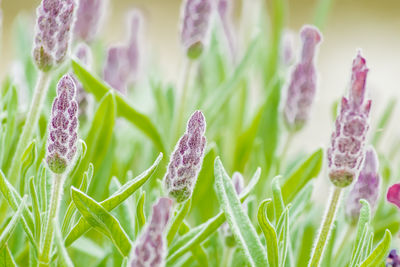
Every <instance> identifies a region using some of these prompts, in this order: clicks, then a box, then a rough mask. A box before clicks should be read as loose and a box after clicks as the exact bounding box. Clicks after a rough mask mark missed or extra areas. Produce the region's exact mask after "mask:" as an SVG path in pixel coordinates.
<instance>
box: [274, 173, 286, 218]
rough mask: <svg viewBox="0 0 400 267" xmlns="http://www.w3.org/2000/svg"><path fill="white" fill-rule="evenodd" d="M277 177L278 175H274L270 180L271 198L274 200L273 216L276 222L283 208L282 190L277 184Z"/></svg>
mask: <svg viewBox="0 0 400 267" xmlns="http://www.w3.org/2000/svg"><path fill="white" fill-rule="evenodd" d="M279 179H280V176H277V177H275V178H274V179H273V180H272V183H271V187H272V198H273V200H274V215H275V216H274V217H275V220H276V222H277V221H278V220H279V218H280V217H281V215H282V212H283V210H284V209H285V203H283V198H282V192H281V188H280V186H279Z"/></svg>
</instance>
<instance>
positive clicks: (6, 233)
mask: <svg viewBox="0 0 400 267" xmlns="http://www.w3.org/2000/svg"><path fill="white" fill-rule="evenodd" d="M26 198H27V196H25V197H24V198H23V199H22V201H21V204H20V205H19V207H18V210H17V211H16V212H15V213H14V215H13V216H12V219H11V221H10V222H9V223H8V224H7V227H6V228H5V229H4V230H3V232H2V233H1V235H0V250H1V249H3V248H4V247H5V245H6V244H7V241H8V239H9V238H10V236H11V234H12V233H13V232H14V229H15V227H16V226H17V223H18V222H19V219H20V218H21V214H22V211H23V210H24V208H25V203H26Z"/></svg>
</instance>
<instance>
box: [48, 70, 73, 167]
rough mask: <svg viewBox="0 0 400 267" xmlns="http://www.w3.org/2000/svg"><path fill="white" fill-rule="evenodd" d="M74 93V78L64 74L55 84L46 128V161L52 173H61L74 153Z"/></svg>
mask: <svg viewBox="0 0 400 267" xmlns="http://www.w3.org/2000/svg"><path fill="white" fill-rule="evenodd" d="M75 93H76V87H75V83H74V80H73V79H72V78H71V76H70V75H64V76H63V77H62V78H61V79H60V81H59V82H58V84H57V96H56V98H55V99H54V102H53V106H52V110H51V116H50V123H49V129H48V139H47V156H46V161H47V164H48V165H49V168H50V170H51V171H52V172H54V173H63V172H64V171H65V170H66V169H67V167H68V166H70V164H71V162H72V160H73V158H74V156H75V154H76V143H77V140H78V133H77V132H78V104H77V102H76V101H75Z"/></svg>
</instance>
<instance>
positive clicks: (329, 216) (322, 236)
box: [308, 187, 342, 267]
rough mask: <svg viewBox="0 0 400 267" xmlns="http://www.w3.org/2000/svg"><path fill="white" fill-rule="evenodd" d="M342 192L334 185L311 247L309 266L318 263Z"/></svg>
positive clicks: (314, 265)
mask: <svg viewBox="0 0 400 267" xmlns="http://www.w3.org/2000/svg"><path fill="white" fill-rule="evenodd" d="M341 193H342V189H341V188H339V187H335V189H334V191H333V194H332V197H331V200H330V203H329V208H328V211H327V213H326V215H325V218H324V221H323V223H322V226H321V229H320V231H319V235H318V239H317V243H316V245H315V247H314V249H313V252H312V254H311V260H310V262H309V264H308V266H309V267H317V266H319V264H320V261H321V258H322V254H323V253H324V249H325V246H326V244H327V243H328V239H329V234H330V232H331V229H332V223H333V221H334V219H335V216H336V211H337V209H338V207H339V205H338V204H339V201H340V196H341Z"/></svg>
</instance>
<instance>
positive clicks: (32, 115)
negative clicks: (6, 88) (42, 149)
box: [8, 71, 50, 185]
mask: <svg viewBox="0 0 400 267" xmlns="http://www.w3.org/2000/svg"><path fill="white" fill-rule="evenodd" d="M49 80H50V73H49V72H43V71H39V76H38V79H37V82H36V88H35V93H34V95H33V100H32V104H31V107H30V109H29V112H28V116H27V117H26V120H25V125H24V128H23V130H22V134H21V136H20V137H19V140H18V144H17V148H16V150H15V153H14V157H13V159H12V161H11V167H10V170H9V172H8V179H9V181H10V183H11V184H13V185H15V184H16V182H17V180H18V175H19V170H20V168H21V156H22V153H24V150H25V149H26V147H27V145H28V143H29V141H30V139H31V137H32V134H33V130H34V129H35V127H36V126H37V122H38V120H39V115H40V111H41V110H42V106H43V102H44V100H45V98H46V95H47V90H48V88H49Z"/></svg>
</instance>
